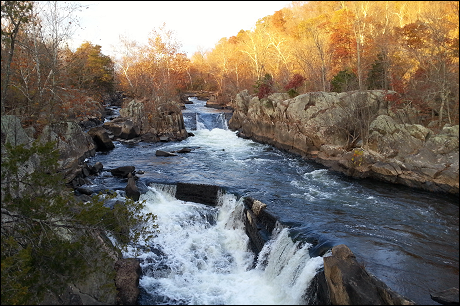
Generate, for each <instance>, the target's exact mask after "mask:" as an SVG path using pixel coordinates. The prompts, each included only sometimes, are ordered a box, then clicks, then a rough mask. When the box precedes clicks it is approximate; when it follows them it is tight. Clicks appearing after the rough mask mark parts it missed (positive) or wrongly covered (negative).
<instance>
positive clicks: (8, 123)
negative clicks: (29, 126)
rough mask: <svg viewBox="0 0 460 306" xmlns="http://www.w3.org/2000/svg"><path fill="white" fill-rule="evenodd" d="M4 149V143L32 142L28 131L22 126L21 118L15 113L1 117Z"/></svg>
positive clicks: (24, 143) (15, 144)
mask: <svg viewBox="0 0 460 306" xmlns="http://www.w3.org/2000/svg"><path fill="white" fill-rule="evenodd" d="M1 120H2V122H1V133H2V149H3V144H5V143H9V144H11V145H13V146H17V145H21V144H23V145H27V144H29V143H31V142H32V140H33V139H32V138H30V137H29V136H28V135H27V133H26V131H25V130H24V129H23V128H22V125H21V120H19V118H18V117H16V116H13V115H4V116H2V118H1Z"/></svg>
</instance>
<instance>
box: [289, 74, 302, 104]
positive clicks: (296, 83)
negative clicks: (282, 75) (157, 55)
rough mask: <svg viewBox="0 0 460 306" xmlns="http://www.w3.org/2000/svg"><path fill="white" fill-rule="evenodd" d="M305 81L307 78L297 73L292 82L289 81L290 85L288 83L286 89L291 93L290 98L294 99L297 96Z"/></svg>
mask: <svg viewBox="0 0 460 306" xmlns="http://www.w3.org/2000/svg"><path fill="white" fill-rule="evenodd" d="M304 81H305V78H304V77H303V76H302V75H300V74H298V73H296V74H294V75H293V76H292V78H291V80H290V81H289V83H287V84H286V85H285V86H284V89H285V90H287V91H288V93H289V96H290V97H291V98H293V97H294V96H297V95H298V93H297V88H298V87H300V86H302V83H303V82H304Z"/></svg>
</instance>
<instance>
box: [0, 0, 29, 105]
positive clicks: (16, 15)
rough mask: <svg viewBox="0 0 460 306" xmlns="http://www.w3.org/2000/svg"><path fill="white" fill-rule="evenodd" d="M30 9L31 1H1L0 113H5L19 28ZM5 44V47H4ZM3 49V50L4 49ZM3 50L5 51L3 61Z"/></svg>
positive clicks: (27, 17)
mask: <svg viewBox="0 0 460 306" xmlns="http://www.w3.org/2000/svg"><path fill="white" fill-rule="evenodd" d="M31 11H32V2H31V1H2V5H1V20H2V30H1V42H2V97H1V113H2V114H4V113H5V99H6V97H7V95H6V94H7V90H8V86H9V81H10V75H11V63H12V61H13V55H14V53H15V46H16V43H17V38H18V34H19V30H20V29H21V27H22V26H23V25H25V24H27V23H28V22H29V21H30V15H31ZM4 46H5V48H4ZM4 50H5V51H4ZM4 52H5V53H7V56H6V58H7V59H6V62H4V60H3V58H4Z"/></svg>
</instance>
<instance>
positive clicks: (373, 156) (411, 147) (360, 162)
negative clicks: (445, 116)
mask: <svg viewBox="0 0 460 306" xmlns="http://www.w3.org/2000/svg"><path fill="white" fill-rule="evenodd" d="M387 94H388V93H387V92H385V91H381V90H373V91H365V92H361V93H360V92H346V93H333V92H332V93H326V92H314V93H307V94H303V95H300V96H297V97H295V98H292V99H290V98H289V96H288V95H287V94H280V93H277V94H272V95H270V96H268V98H265V99H262V100H259V98H258V97H256V96H251V95H249V93H248V91H243V92H241V93H239V94H238V95H237V96H236V99H235V103H234V113H233V116H232V118H231V120H230V122H229V127H230V128H231V129H232V130H237V131H239V135H240V136H241V137H246V138H251V139H253V140H256V141H259V142H262V143H267V144H271V145H273V146H276V147H278V148H281V149H283V150H286V151H289V152H292V153H295V154H298V155H301V156H302V157H304V158H306V159H310V160H314V161H315V162H318V163H320V164H322V165H324V166H327V167H328V168H330V169H332V170H334V171H338V172H340V173H344V174H345V175H348V176H351V177H354V178H372V179H377V180H381V181H385V182H389V183H394V184H401V185H405V186H409V187H413V188H418V189H423V190H428V191H432V192H441V193H448V194H453V195H457V196H458V194H459V162H458V160H459V150H458V149H459V126H458V125H456V126H449V125H446V126H444V127H443V128H442V129H441V130H440V131H439V132H437V133H435V132H434V131H432V130H430V129H428V128H426V127H423V126H421V125H418V124H409V123H405V122H404V121H401V118H400V117H398V114H394V113H392V112H391V111H390V108H389V104H388V102H387V101H386V98H385V97H386V95H387ZM360 101H361V102H360ZM363 101H364V102H363ZM359 103H362V104H364V105H366V109H365V114H364V115H363V112H359V114H358V113H356V109H357V108H358V107H359V105H357V104H359ZM355 115H356V117H354V116H355ZM355 121H359V122H360V124H358V125H357V124H356V123H355ZM358 130H359V131H358ZM362 135H367V137H366V138H365V139H364V137H363V136H362ZM350 137H354V139H352V140H350ZM363 140H364V142H365V144H364V142H363Z"/></svg>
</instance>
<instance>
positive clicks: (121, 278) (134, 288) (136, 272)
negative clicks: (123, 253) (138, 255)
mask: <svg viewBox="0 0 460 306" xmlns="http://www.w3.org/2000/svg"><path fill="white" fill-rule="evenodd" d="M115 270H116V272H117V275H116V278H115V285H116V287H117V290H118V293H117V305H136V302H137V298H138V297H139V293H140V290H139V277H140V274H141V266H140V264H139V261H138V260H137V259H135V258H125V259H120V260H118V261H117V262H116V263H115Z"/></svg>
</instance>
